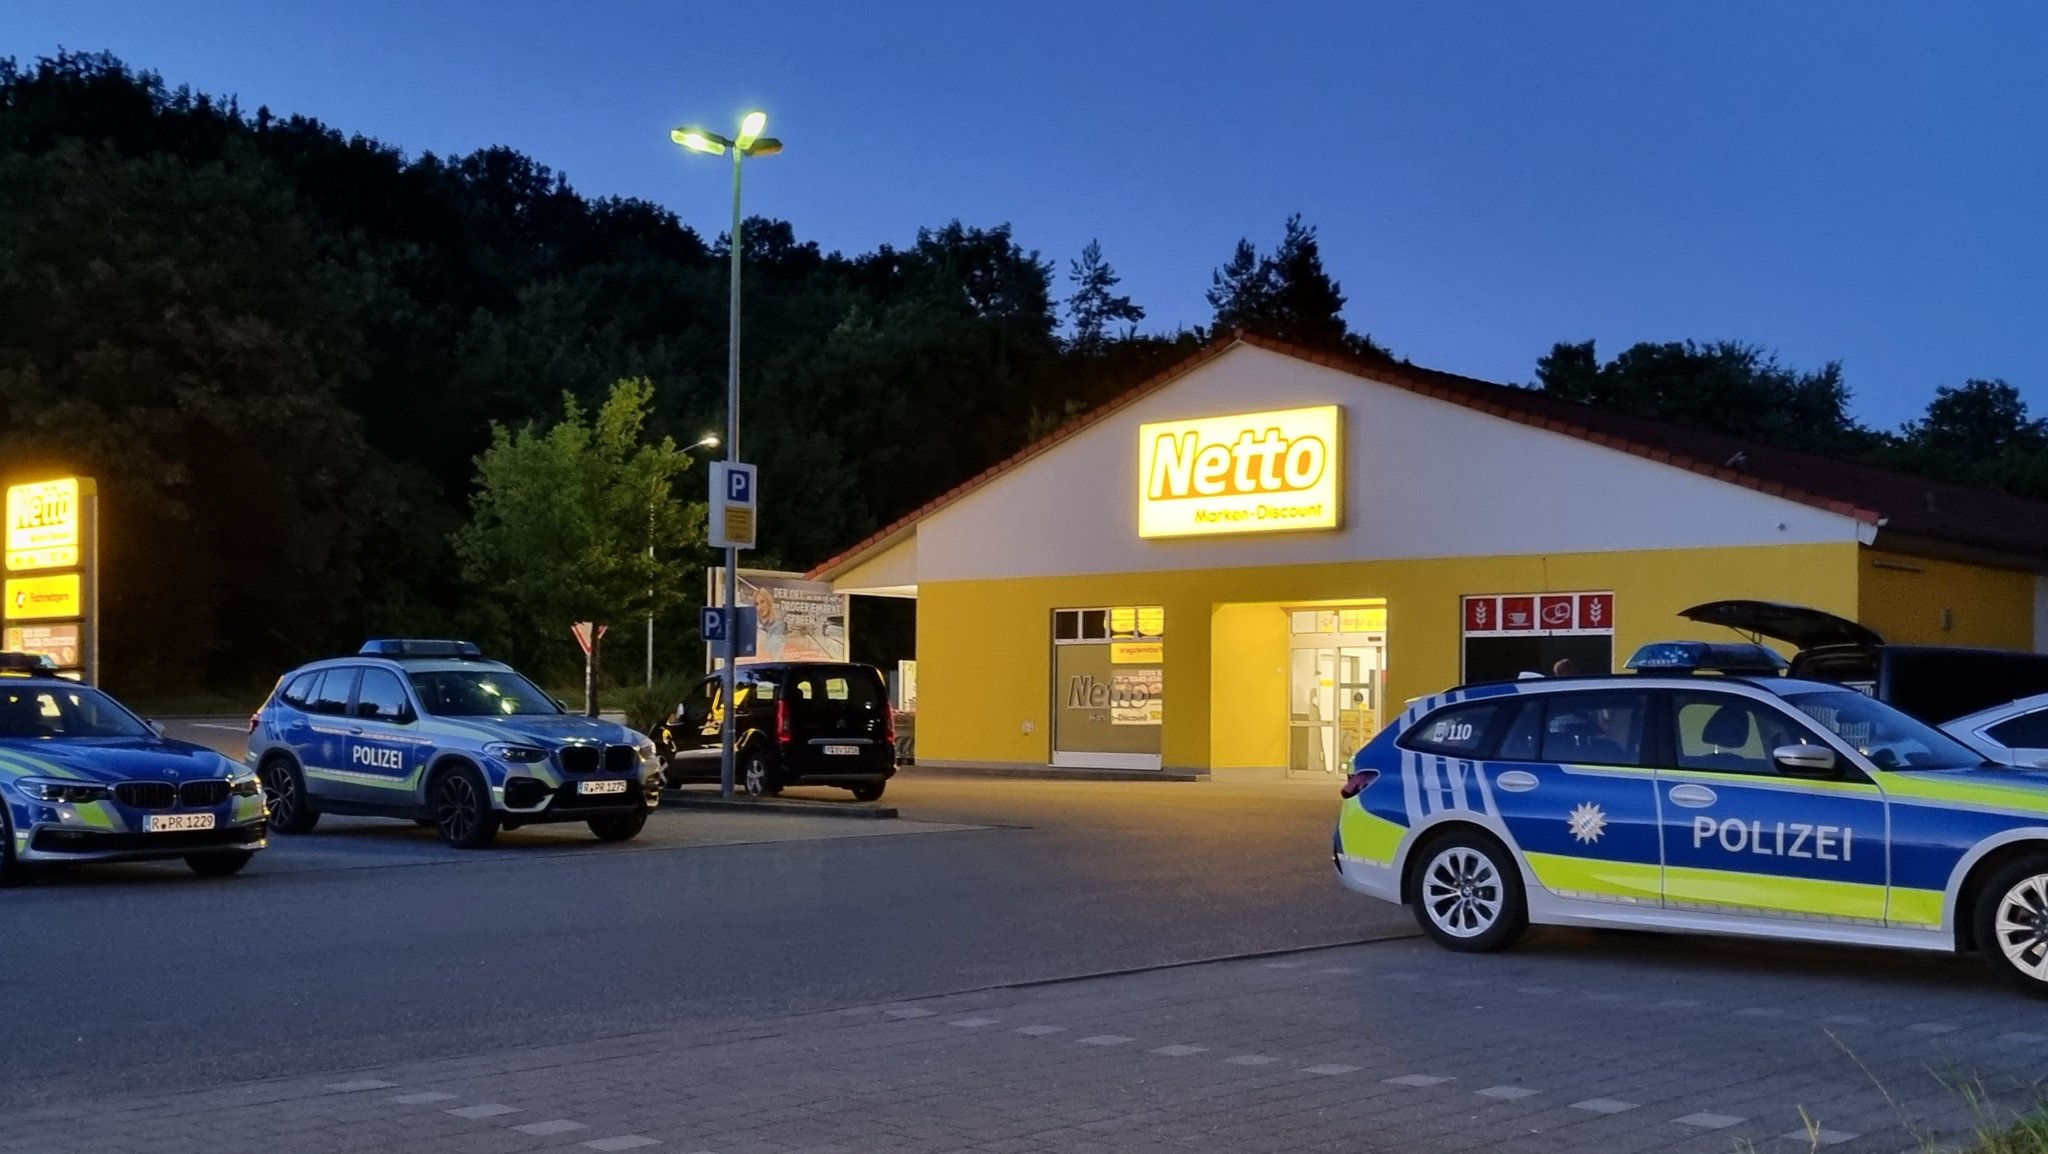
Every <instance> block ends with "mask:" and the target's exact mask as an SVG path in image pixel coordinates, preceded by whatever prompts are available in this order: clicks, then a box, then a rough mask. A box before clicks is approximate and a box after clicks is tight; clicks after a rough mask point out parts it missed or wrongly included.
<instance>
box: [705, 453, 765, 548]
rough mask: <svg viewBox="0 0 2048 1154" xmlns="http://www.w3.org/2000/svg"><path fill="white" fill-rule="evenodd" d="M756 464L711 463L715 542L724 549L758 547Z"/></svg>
mask: <svg viewBox="0 0 2048 1154" xmlns="http://www.w3.org/2000/svg"><path fill="white" fill-rule="evenodd" d="M758 497H759V492H758V489H757V487H756V485H755V479H754V467H753V466H752V465H743V464H741V463H740V462H738V461H720V462H716V463H714V464H713V465H712V466H711V526H710V529H711V544H712V545H713V546H714V547H716V548H720V549H752V548H753V547H754V537H755V525H754V512H755V509H756V508H757V507H758V504H757V498H758Z"/></svg>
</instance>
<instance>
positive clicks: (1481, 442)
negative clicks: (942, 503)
mask: <svg viewBox="0 0 2048 1154" xmlns="http://www.w3.org/2000/svg"><path fill="white" fill-rule="evenodd" d="M1332 402H1335V403H1337V404H1341V405H1343V406H1344V409H1345V413H1344V422H1345V424H1344V428H1345V438H1346V440H1347V441H1348V444H1347V445H1346V447H1345V453H1344V461H1343V467H1344V471H1345V472H1344V485H1345V490H1346V491H1345V497H1344V525H1343V527H1342V528H1341V529H1338V530H1335V531H1324V532H1305V533H1273V534H1250V535H1245V536H1237V537H1215V538H1196V539H1177V540H1150V541H1148V540H1143V539H1141V538H1139V536H1138V528H1137V524H1138V512H1137V494H1138V426H1139V425H1140V424H1143V423H1145V422H1148V421H1162V420H1174V419H1181V418H1188V417H1208V416H1220V415H1224V414H1230V413H1243V412H1255V411H1263V410H1268V409H1284V408H1295V407H1301V406H1308V405H1319V404H1330V403H1332ZM1856 530H1857V523H1856V522H1855V521H1854V520H1853V519H1851V518H1849V517H1845V516H1842V515H1839V514H1835V513H1829V512H1826V511H1823V510H1820V509H1816V508H1813V507H1811V506H1808V505H1804V504H1801V503H1799V502H1796V501H1790V500H1786V499H1784V498H1780V497H1772V496H1769V495H1767V494H1763V493H1759V492H1756V491H1754V490H1751V489H1746V488H1743V487H1741V486H1739V485H1731V484H1728V483H1726V482H1722V481H1716V480H1713V479H1712V478H1709V477H1704V476H1701V475H1699V474H1697V473H1692V472H1689V471H1687V470H1685V469H1682V468H1678V467H1675V466H1672V465H1665V464H1659V463H1657V462H1654V461H1650V460H1647V459H1644V458H1641V457H1637V456H1634V455H1632V454H1629V453H1625V452H1622V451H1620V450H1616V449H1609V448H1606V447H1603V446H1600V445H1595V444H1592V443H1591V442H1588V441H1584V440H1581V439H1579V438H1576V437H1571V436H1568V435H1565V434H1562V433H1553V432H1549V431H1547V430H1543V429H1536V428H1531V427H1529V426H1527V425H1523V424H1519V423H1516V422H1514V421H1509V420H1506V419H1504V418H1500V417H1494V416H1489V415H1487V414H1484V413H1481V412H1478V411H1477V410H1474V409H1469V408H1466V407H1464V406H1462V405H1458V404H1454V403H1452V402H1449V401H1440V400H1436V399H1434V398H1430V397H1425V396H1422V395H1420V394H1417V393H1413V392H1409V391H1408V390H1406V389H1402V388H1400V387H1398V386H1393V385H1382V384H1378V383H1376V382H1373V381H1368V380H1365V379H1362V378H1360V377H1357V376H1355V375H1353V374H1351V373H1347V372H1342V371H1339V370H1336V369H1329V368H1325V367H1323V366H1320V365H1316V364H1311V363H1309V362H1307V361H1302V360H1298V359H1296V358H1294V357H1289V356H1285V355H1282V354H1279V353H1274V352H1269V351H1267V350H1264V349H1258V348H1253V347H1251V346H1248V345H1239V346H1238V347H1236V348H1234V349H1232V350H1230V351H1228V352H1226V353H1224V354H1223V355H1222V356H1220V357H1218V358H1216V359H1215V360H1212V361H1210V362H1209V363H1208V364H1206V365H1203V366H1202V367H1201V368H1199V369H1197V370H1195V371H1194V372H1192V373H1190V374H1188V375H1187V376H1185V377H1183V378H1182V379H1180V380H1179V381H1176V382H1174V383H1173V384H1171V385H1168V386H1167V387H1165V388H1163V389H1161V390H1159V391H1158V392H1155V393H1153V394H1152V395H1151V396H1148V397H1146V398H1144V399H1143V400H1141V401H1139V402H1137V403H1135V404H1133V405H1130V406H1128V407H1126V408H1124V409H1121V410H1119V411H1118V412H1116V413H1115V414H1114V415H1112V416H1110V417H1109V418H1107V419H1105V420H1103V421H1100V422H1098V423H1097V424H1095V425H1093V426H1091V427H1090V428H1088V429H1086V430H1085V431H1083V432H1081V433H1079V434H1077V435H1075V436H1074V437H1072V438H1070V439H1069V440H1067V441H1065V442H1063V443H1061V444H1059V445H1057V446H1055V447H1054V448H1053V449H1051V450H1050V451H1048V452H1046V453H1044V454H1042V455H1040V456H1038V457H1035V458H1033V459H1032V460H1030V461H1028V462H1026V463H1024V464H1022V465H1019V466H1016V467H1014V468H1013V469H1011V470H1010V471H1009V472H1007V473H1005V474H1004V475H1002V476H1000V477H998V478H996V479H995V480H994V481H992V482H990V483H988V484H987V485H984V486H983V487H981V488H980V489H977V490H975V491H973V492H971V493H969V494H968V495H967V496H965V497H963V498H961V499H960V500H958V501H955V502H953V503H952V504H950V505H948V506H946V507H945V508H943V509H940V510H938V511H937V512H935V513H933V514H931V515H930V516H928V517H927V518H926V519H925V520H924V522H923V523H921V524H920V525H919V526H918V528H917V544H916V569H917V578H916V579H917V581H919V582H930V581H967V580H977V579H989V578H1003V577H1041V576H1066V575H1079V574H1096V573H1130V572H1146V571H1153V570H1162V569H1218V568H1234V567H1240V566H1254V565H1295V564H1314V563H1318V562H1331V561H1351V560H1386V559H1399V558H1419V557H1459V556H1512V555H1516V554H1530V553H1550V554H1556V553H1588V552H1609V551H1623V550H1637V549H1681V548H1701V547H1714V546H1736V545H1784V544H1795V543H1817V542H1848V541H1855V540H1856V539H1857V536H1856Z"/></svg>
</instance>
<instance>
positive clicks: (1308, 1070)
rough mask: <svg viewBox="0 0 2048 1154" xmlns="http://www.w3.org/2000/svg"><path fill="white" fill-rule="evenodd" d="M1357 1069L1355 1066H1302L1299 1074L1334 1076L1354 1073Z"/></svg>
mask: <svg viewBox="0 0 2048 1154" xmlns="http://www.w3.org/2000/svg"><path fill="white" fill-rule="evenodd" d="M1357 1069H1358V1067H1356V1066H1336V1065H1330V1066H1304V1067H1302V1070H1301V1072H1302V1073H1304V1074H1325V1075H1330V1076H1335V1075H1337V1074H1350V1073H1353V1072H1355V1071H1356V1070H1357Z"/></svg>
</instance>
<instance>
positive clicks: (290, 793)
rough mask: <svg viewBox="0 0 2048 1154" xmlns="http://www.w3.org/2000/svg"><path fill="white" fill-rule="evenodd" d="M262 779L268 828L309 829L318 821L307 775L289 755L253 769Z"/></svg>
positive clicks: (288, 831) (286, 829) (305, 830)
mask: <svg viewBox="0 0 2048 1154" xmlns="http://www.w3.org/2000/svg"><path fill="white" fill-rule="evenodd" d="M256 775H257V776H258V777H259V778H261V779H262V780H263V803H264V808H265V810H266V811H267V812H268V813H269V814H270V828H271V829H273V830H276V831H277V832H278V833H308V832H310V831H311V830H312V828H313V827H314V826H315V825H317V824H318V823H319V821H320V813H319V811H318V810H315V809H314V808H313V799H312V798H311V797H310V796H308V795H307V793H306V775H305V774H303V773H300V772H299V767H298V766H296V765H293V764H292V762H291V759H290V758H284V757H273V758H271V759H270V760H269V761H266V762H264V763H263V768H262V769H259V770H257V771H256Z"/></svg>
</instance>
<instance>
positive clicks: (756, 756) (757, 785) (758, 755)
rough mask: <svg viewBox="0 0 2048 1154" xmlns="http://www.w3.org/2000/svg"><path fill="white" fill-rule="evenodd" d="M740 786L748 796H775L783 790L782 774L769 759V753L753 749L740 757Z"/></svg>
mask: <svg viewBox="0 0 2048 1154" xmlns="http://www.w3.org/2000/svg"><path fill="white" fill-rule="evenodd" d="M740 786H741V788H743V789H745V790H746V791H747V796H748V797H774V796H775V795H776V794H778V793H781V792H782V775H781V774H779V773H776V772H775V766H774V765H772V764H771V763H770V762H769V761H768V755H767V754H765V753H762V752H761V751H760V750H758V749H756V750H752V751H750V752H748V753H747V754H746V756H744V757H743V758H741V759H740Z"/></svg>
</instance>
